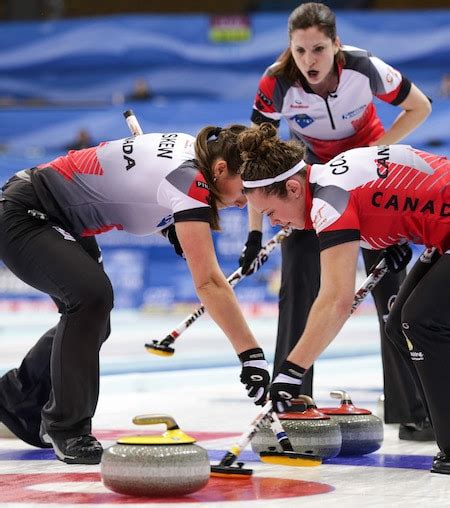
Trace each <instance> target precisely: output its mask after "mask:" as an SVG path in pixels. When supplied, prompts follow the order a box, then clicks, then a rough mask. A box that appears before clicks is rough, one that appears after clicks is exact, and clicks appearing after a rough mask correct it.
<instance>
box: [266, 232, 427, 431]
mask: <svg viewBox="0 0 450 508" xmlns="http://www.w3.org/2000/svg"><path fill="white" fill-rule="evenodd" d="M281 252H282V266H281V288H280V300H279V317H278V333H277V344H276V349H275V361H274V374H276V373H277V372H278V370H279V368H280V365H281V363H282V362H283V360H284V359H286V357H287V356H288V355H289V353H290V352H291V350H292V349H293V348H294V346H295V345H296V344H297V341H298V338H299V337H300V335H301V334H302V332H303V330H304V327H305V324H306V320H307V317H308V314H309V310H310V308H311V305H312V304H313V302H314V300H315V298H316V296H317V293H318V291H319V287H320V250H319V241H318V239H317V236H316V234H315V232H314V231H303V230H302V231H300V230H294V231H293V233H292V234H291V235H290V236H289V237H288V238H286V239H285V240H283V242H282V243H281ZM362 253H363V257H364V263H365V266H366V270H367V272H369V271H370V268H371V267H372V265H373V264H374V263H375V261H376V260H377V258H378V256H379V251H369V250H366V249H363V250H362ZM404 277H405V274H404V272H402V273H400V274H392V273H387V274H386V275H385V276H384V278H383V280H382V281H381V282H380V283H379V284H378V286H377V287H376V288H375V290H374V293H373V296H374V300H375V305H376V309H377V313H378V320H379V323H380V335H381V352H382V361H383V369H384V374H383V376H384V390H385V394H386V403H385V419H386V422H388V423H402V422H403V423H406V422H414V421H421V420H422V419H423V418H424V416H425V415H426V411H425V409H424V406H423V404H422V399H421V397H420V396H419V394H418V392H417V390H416V389H415V388H414V385H411V383H409V381H410V380H411V374H410V371H409V368H408V366H407V365H405V361H404V359H403V358H402V355H401V354H400V353H399V352H398V350H397V348H396V347H395V346H393V345H392V344H391V342H390V341H389V340H388V339H387V336H386V333H385V331H384V324H385V319H386V316H387V314H388V302H389V300H390V298H391V296H392V295H396V294H397V292H398V289H399V286H400V284H401V282H402V280H403V279H404ZM405 379H406V380H407V382H406V383H404V381H403V380H405ZM312 380H313V369H312V368H311V369H309V371H308V372H307V374H306V375H305V379H304V383H303V385H302V393H304V394H307V395H312ZM405 386H406V388H404V387H405Z"/></svg>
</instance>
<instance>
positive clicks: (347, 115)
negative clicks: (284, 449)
mask: <svg viewBox="0 0 450 508" xmlns="http://www.w3.org/2000/svg"><path fill="white" fill-rule="evenodd" d="M365 107H366V105H365V104H363V105H362V106H360V107H359V108H356V109H354V110H352V111H349V112H348V113H344V114H343V115H342V119H343V120H348V119H349V118H353V117H354V116H356V115H357V114H358V113H361V111H364V109H365Z"/></svg>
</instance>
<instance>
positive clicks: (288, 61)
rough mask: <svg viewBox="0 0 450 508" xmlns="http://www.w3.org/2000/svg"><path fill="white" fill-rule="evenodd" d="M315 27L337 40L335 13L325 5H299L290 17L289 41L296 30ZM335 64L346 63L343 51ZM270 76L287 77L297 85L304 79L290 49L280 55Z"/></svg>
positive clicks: (335, 60) (338, 55) (336, 56)
mask: <svg viewBox="0 0 450 508" xmlns="http://www.w3.org/2000/svg"><path fill="white" fill-rule="evenodd" d="M313 26H316V27H317V28H318V29H319V30H320V31H321V32H322V33H324V34H325V35H326V36H327V37H328V38H329V39H331V40H332V41H333V42H334V41H335V40H336V37H337V32H336V16H335V14H334V12H333V11H332V10H331V9H330V8H329V7H327V6H326V5H325V4H321V3H318V2H308V3H305V4H301V5H299V6H298V7H297V8H296V9H294V10H293V11H292V12H291V14H290V16H289V19H288V35H289V41H290V40H291V37H292V32H294V31H295V30H306V29H307V28H311V27H313ZM334 62H335V64H336V65H342V64H343V63H344V62H345V57H344V54H343V52H342V50H341V49H339V50H338V52H337V53H336V55H335V57H334ZM270 74H271V75H272V76H280V75H282V76H285V77H286V78H287V79H288V80H289V82H290V83H296V82H298V81H299V80H300V79H301V78H302V77H303V75H302V73H301V72H300V69H299V68H298V67H297V65H296V63H295V61H294V58H293V56H292V52H291V48H290V47H288V48H287V49H285V50H284V52H283V53H282V54H281V55H280V57H279V58H278V60H277V62H276V64H275V65H274V66H273V68H272V69H271V70H270Z"/></svg>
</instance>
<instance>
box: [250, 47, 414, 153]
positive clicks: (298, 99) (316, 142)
mask: <svg viewBox="0 0 450 508" xmlns="http://www.w3.org/2000/svg"><path fill="white" fill-rule="evenodd" d="M342 51H343V54H344V57H345V63H344V65H343V66H342V67H339V68H338V75H339V83H338V86H337V88H336V90H335V91H334V92H333V93H330V94H329V96H328V97H327V98H326V99H324V98H323V97H321V96H320V95H317V94H315V93H314V92H313V91H312V89H311V88H310V86H309V85H308V83H307V81H306V80H301V82H298V83H294V84H292V83H290V82H289V81H288V80H287V79H286V78H285V77H284V76H273V75H271V71H273V69H274V67H275V66H276V63H275V64H273V65H272V66H271V67H269V68H268V69H267V70H266V72H265V74H264V75H263V77H262V78H261V80H260V82H259V88H258V91H257V94H256V97H255V102H254V105H253V113H252V117H251V119H252V122H253V123H256V124H261V123H263V122H271V123H273V124H274V125H275V126H277V127H278V125H279V123H280V119H281V118H284V119H285V120H286V122H287V124H288V126H289V131H290V134H291V137H292V138H293V139H298V140H300V141H302V142H304V143H305V144H306V145H307V147H308V152H309V153H308V156H307V160H308V161H309V162H327V161H328V160H330V159H331V158H332V157H334V156H335V155H337V154H339V153H341V152H343V151H345V150H349V149H351V148H355V147H360V146H367V145H369V143H371V142H374V141H376V140H377V139H379V138H380V137H381V136H382V135H383V133H384V129H383V126H382V124H381V121H380V119H379V118H378V115H377V112H376V108H375V105H374V103H373V99H374V97H378V98H379V99H381V100H382V101H385V102H388V103H391V104H394V105H398V104H400V103H401V102H403V101H404V99H405V98H406V97H407V95H408V93H409V91H410V89H411V83H410V81H409V80H408V79H406V78H405V77H403V76H402V75H401V74H400V72H398V71H397V70H395V69H394V68H392V67H391V66H389V65H387V64H386V63H385V62H383V61H382V60H380V59H379V58H377V57H375V56H373V55H371V54H370V53H369V52H368V51H365V50H363V49H359V48H354V47H351V46H344V47H343V48H342Z"/></svg>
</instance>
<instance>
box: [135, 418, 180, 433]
mask: <svg viewBox="0 0 450 508" xmlns="http://www.w3.org/2000/svg"><path fill="white" fill-rule="evenodd" d="M133 423H134V424H135V425H158V424H159V423H163V424H164V425H166V427H167V430H176V429H179V427H178V424H177V422H176V421H175V420H174V419H173V418H172V417H171V416H169V415H139V416H135V417H134V418H133Z"/></svg>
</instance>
